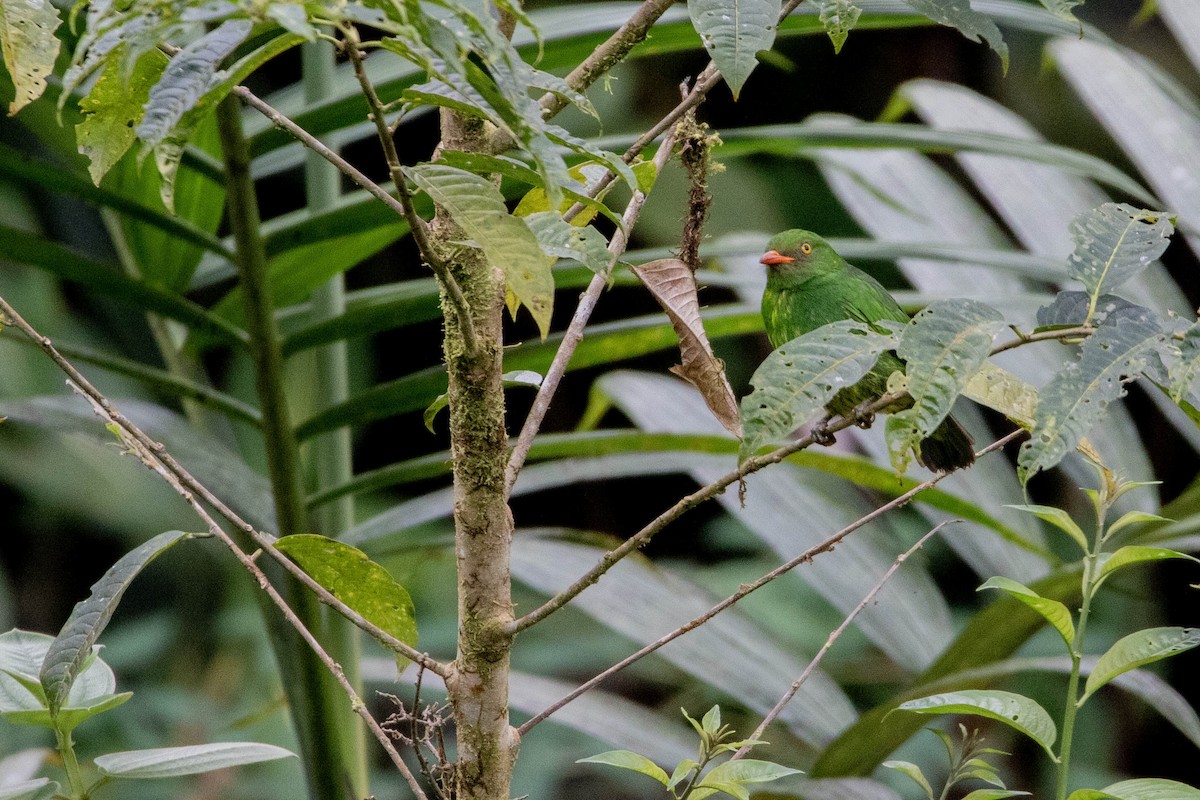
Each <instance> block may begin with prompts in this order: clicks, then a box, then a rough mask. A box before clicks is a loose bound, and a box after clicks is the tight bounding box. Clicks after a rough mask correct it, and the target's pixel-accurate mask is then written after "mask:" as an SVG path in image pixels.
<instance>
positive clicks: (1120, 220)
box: [1067, 203, 1175, 320]
mask: <svg viewBox="0 0 1200 800" xmlns="http://www.w3.org/2000/svg"><path fill="white" fill-rule="evenodd" d="M1174 230H1175V226H1174V225H1173V224H1172V222H1171V220H1170V218H1169V217H1168V215H1167V212H1165V211H1148V210H1146V209H1139V208H1134V207H1133V206H1131V205H1127V204H1125V203H1105V204H1104V205H1102V206H1100V207H1099V208H1094V209H1092V210H1090V211H1085V212H1084V213H1082V214H1080V215H1079V216H1077V217H1076V218H1075V219H1074V221H1073V222H1072V223H1071V238H1072V239H1073V240H1074V241H1075V251H1074V252H1073V253H1071V257H1070V259H1069V260H1068V262H1067V274H1068V275H1070V276H1071V277H1072V278H1075V279H1076V280H1078V281H1080V282H1082V283H1083V286H1084V288H1085V289H1086V290H1087V292H1088V294H1089V295H1090V296H1091V297H1092V298H1099V296H1100V295H1102V294H1107V293H1108V292H1111V291H1112V290H1113V289H1115V288H1117V287H1118V286H1120V285H1121V284H1122V283H1124V282H1125V281H1127V280H1129V279H1130V278H1132V277H1133V276H1134V275H1137V274H1138V273H1139V272H1141V271H1142V270H1143V269H1145V268H1146V267H1148V266H1149V265H1150V264H1151V263H1153V262H1154V261H1155V259H1157V258H1158V257H1159V256H1160V255H1162V253H1163V251H1164V250H1166V249H1167V245H1168V244H1170V242H1169V237H1170V236H1171V234H1172V233H1173V232H1174ZM1095 304H1096V301H1095V300H1093V301H1092V303H1091V306H1090V308H1089V313H1088V315H1087V319H1088V320H1090V319H1091V310H1093V309H1094V308H1095Z"/></svg>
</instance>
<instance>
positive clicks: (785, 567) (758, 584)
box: [518, 431, 1024, 738]
mask: <svg viewBox="0 0 1200 800" xmlns="http://www.w3.org/2000/svg"><path fill="white" fill-rule="evenodd" d="M1023 433H1024V431H1014V432H1013V433H1010V434H1008V435H1007V436H1005V437H1003V438H1001V439H999V440H997V441H996V442H993V443H992V444H990V445H988V446H987V447H986V448H984V449H983V450H981V451H980V452H979V453H978V456H979V457H983V456H985V455H987V454H988V453H991V452H993V451H995V450H999V449H1000V448H1002V447H1004V446H1005V445H1006V444H1008V443H1009V442H1011V441H1012V440H1013V439H1015V438H1017V437H1019V436H1020V435H1021V434H1023ZM948 474H949V473H944V472H943V473H939V474H937V475H934V476H933V477H932V478H929V479H928V480H926V481H923V482H922V483H919V484H917V485H916V486H914V487H912V488H911V489H909V490H908V491H907V492H905V493H904V494H902V495H899V496H897V497H894V498H892V499H891V500H889V501H888V502H887V503H884V504H883V505H882V506H879V507H878V508H876V509H874V510H872V511H871V512H869V513H868V514H866V515H864V516H862V517H860V518H859V519H856V520H855V521H854V522H851V523H850V524H849V525H847V526H846V527H844V528H842V529H841V530H839V531H838V532H837V533H835V534H833V535H832V536H830V537H829V538H827V539H825V540H824V541H822V542H820V543H818V544H815V545H813V546H812V547H810V548H808V549H807V550H805V551H804V552H803V553H801V554H800V555H798V556H796V557H795V558H793V559H791V560H790V561H788V562H786V563H784V564H781V565H779V566H778V567H776V568H775V569H773V570H771V571H770V572H768V573H766V574H765V575H763V576H762V577H760V578H758V579H757V580H755V581H753V582H752V583H747V584H744V585H742V586H741V587H740V588H739V589H738V590H737V591H736V592H734V593H733V594H731V595H730V596H729V597H726V598H725V599H724V600H722V601H721V602H719V603H717V604H716V605H715V606H713V607H712V608H710V609H709V610H708V611H705V612H704V613H703V614H701V615H700V616H698V617H696V618H695V619H693V620H691V621H689V622H686V623H684V624H683V625H681V626H679V627H678V628H676V629H675V630H673V631H671V632H670V633H668V634H666V635H665V636H663V637H662V638H660V639H658V640H656V641H653V642H651V643H650V644H648V645H646V646H645V647H643V648H642V649H640V650H638V651H636V652H634V653H632V654H630V655H629V656H627V657H626V658H624V659H622V660H621V661H619V662H617V663H616V664H613V665H612V666H611V667H609V668H608V669H606V670H604V671H603V672H601V673H600V674H598V675H596V676H595V677H594V678H592V679H590V680H588V681H587V682H586V683H583V684H581V685H580V686H578V687H576V688H575V689H574V690H572V691H571V692H570V694H567V695H566V696H565V697H563V698H562V699H560V700H558V701H557V702H556V703H554V704H553V705H551V706H550V707H548V708H547V709H545V710H544V711H542V712H540V713H539V714H537V715H536V716H534V717H532V718H531V719H529V720H528V721H526V722H525V724H524V725H522V726H521V727H520V728H518V732H519V733H520V734H521V735H522V736H524V735H525V734H526V733H528V732H529V729H530V728H532V727H533V726H534V725H537V724H538V723H539V722H542V721H543V720H545V719H546V718H547V717H549V716H550V715H551V714H553V713H554V712H556V711H558V710H559V709H560V708H562V707H563V706H565V705H567V704H568V703H570V702H571V701H572V700H575V699H576V698H577V697H579V696H580V695H582V694H584V693H586V692H588V691H590V690H592V689H593V688H595V687H596V686H597V685H599V684H600V683H602V682H604V681H605V680H607V679H608V678H610V677H612V676H613V675H615V674H616V673H618V672H620V671H621V670H623V669H625V668H626V667H628V666H629V665H631V664H633V663H634V662H636V661H640V660H641V659H642V658H645V657H646V656H648V655H650V654H651V653H653V652H654V651H655V650H658V649H659V648H661V647H663V646H664V645H666V644H669V643H670V642H673V641H674V640H676V639H678V638H679V637H680V636H683V635H684V634H685V633H688V632H689V631H692V630H695V629H696V628H698V627H700V626H701V625H703V624H704V623H706V622H708V621H709V620H710V619H712V618H713V617H715V616H716V615H717V614H720V613H721V612H722V611H724V610H726V609H727V608H729V607H730V606H732V605H734V604H735V603H737V602H738V601H740V600H741V599H742V598H744V597H746V596H747V595H749V594H751V593H752V592H755V591H758V590H759V589H761V588H762V587H763V586H766V585H767V584H768V583H770V582H771V581H773V580H775V579H776V578H778V577H780V576H781V575H784V574H786V573H788V572H790V571H792V570H793V569H795V568H796V567H798V566H799V565H800V564H803V563H806V562H809V561H812V560H813V558H815V557H816V556H818V555H820V554H821V553H824V552H828V551H830V550H832V549H833V548H834V547H836V546H837V544H838V543H839V542H841V541H842V540H843V539H845V538H846V537H847V536H849V535H850V534H851V533H853V532H854V531H856V530H858V529H859V528H861V527H863V526H864V525H866V524H868V523H870V522H873V521H874V520H876V519H878V518H879V517H881V516H883V515H884V514H886V513H887V512H889V511H893V510H895V509H897V508H901V507H903V506H905V505H907V504H908V503H909V502H910V501H911V500H912V499H913V498H914V497H916V496H917V495H918V494H920V493H921V492H923V491H925V490H926V489H928V488H930V487H931V486H934V485H935V484H937V483H938V482H939V481H941V480H942V479H943V478H945V477H946V476H947V475H948ZM752 738H753V737H752Z"/></svg>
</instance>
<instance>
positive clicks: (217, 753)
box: [96, 742, 296, 778]
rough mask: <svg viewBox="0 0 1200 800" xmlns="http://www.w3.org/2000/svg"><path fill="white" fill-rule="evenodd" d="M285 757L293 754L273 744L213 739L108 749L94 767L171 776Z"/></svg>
mask: <svg viewBox="0 0 1200 800" xmlns="http://www.w3.org/2000/svg"><path fill="white" fill-rule="evenodd" d="M289 757H290V758H295V757H296V754H295V753H293V752H292V751H290V750H285V749H283V748H282V747H276V746H275V745H273V744H261V743H259V742H217V743H215V744H197V745H190V746H187V747H158V748H154V749H152V750H127V751H125V752H121V753H108V754H106V755H102V756H97V757H96V767H97V768H99V770H100V774H101V775H107V776H108V777H110V778H174V777H176V776H179V775H195V774H197V773H200V772H212V771H213V770H218V769H228V768H229V767H237V766H241V765H243V764H257V763H259V762H261V761H274V760H276V759H279V758H289Z"/></svg>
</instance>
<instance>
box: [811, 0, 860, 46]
mask: <svg viewBox="0 0 1200 800" xmlns="http://www.w3.org/2000/svg"><path fill="white" fill-rule="evenodd" d="M818 8H820V9H821V16H820V19H821V24H822V25H824V26H825V33H827V34H829V39H830V41H832V42H833V52H835V53H840V52H842V45H844V44H845V43H846V37H847V36H849V35H850V31H852V30H854V26H855V25H857V24H858V18H859V17H860V16H862V9H861V8H859V7H858V6H856V5H854V3H852V2H851V0H819V3H818Z"/></svg>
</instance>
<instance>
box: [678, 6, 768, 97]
mask: <svg viewBox="0 0 1200 800" xmlns="http://www.w3.org/2000/svg"><path fill="white" fill-rule="evenodd" d="M779 7H780V3H779V0H689V2H688V12H689V13H690V14H691V17H692V24H693V25H694V26H695V27H696V32H697V33H699V34H700V39H701V40H702V41H703V42H704V47H705V49H707V50H708V52H709V55H711V56H712V59H713V61H714V62H716V65H717V68H718V69H720V70H721V74H722V75H723V76H725V82H726V83H727V84H729V89H730V91H732V92H733V96H734V97H735V98H736V97H737V96H738V94H739V93H740V92H741V90H742V86H743V85H744V84H745V83H746V79H747V78H749V77H750V73H751V72H753V71H754V67H755V65H756V64H757V63H758V51H759V50H770V49H771V45H772V44H774V42H775V27H776V20H777V19H778V17H779Z"/></svg>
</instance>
